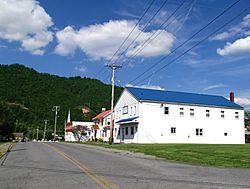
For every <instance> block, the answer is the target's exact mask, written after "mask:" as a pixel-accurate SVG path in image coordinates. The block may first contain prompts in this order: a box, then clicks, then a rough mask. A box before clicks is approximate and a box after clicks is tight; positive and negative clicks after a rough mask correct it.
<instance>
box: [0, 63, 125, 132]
mask: <svg viewBox="0 0 250 189" xmlns="http://www.w3.org/2000/svg"><path fill="white" fill-rule="evenodd" d="M121 91H122V88H121V87H116V88H115V93H116V99H117V98H118V97H119V95H120V93H121ZM110 100H111V85H107V84H104V83H102V82H101V81H99V80H96V79H90V78H81V77H70V78H66V77H59V76H55V75H50V74H44V73H38V72H37V71H35V70H34V69H30V68H27V67H25V66H23V65H19V64H13V65H0V101H1V104H0V108H3V109H4V108H5V109H8V116H10V114H11V115H12V116H11V117H12V118H11V120H12V123H13V119H15V125H14V130H15V131H16V132H18V131H24V132H25V133H26V134H27V135H28V134H29V135H32V134H31V133H33V134H34V129H36V128H37V127H40V128H41V129H42V128H43V123H44V122H43V121H44V120H45V119H48V120H49V129H51V130H52V128H53V127H54V112H52V107H53V106H55V105H58V106H60V111H59V117H58V128H59V133H61V134H62V133H63V128H64V122H65V120H66V118H67V112H68V110H69V109H70V110H71V118H72V119H73V120H79V121H83V120H85V121H90V120H91V118H92V117H94V116H95V115H96V114H97V113H99V112H100V111H101V108H107V109H108V108H110ZM84 105H86V106H88V107H89V108H90V109H91V112H90V114H89V115H88V116H87V117H83V115H82V113H81V108H82V107H83V106H84ZM0 119H1V116H0ZM0 124H1V120H0ZM0 135H1V133H0Z"/></svg>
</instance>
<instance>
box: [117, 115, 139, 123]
mask: <svg viewBox="0 0 250 189" xmlns="http://www.w3.org/2000/svg"><path fill="white" fill-rule="evenodd" d="M138 117H139V116H136V117H129V118H126V119H121V120H119V121H117V122H115V123H125V122H130V121H131V122H132V121H134V120H135V119H137V118H138Z"/></svg>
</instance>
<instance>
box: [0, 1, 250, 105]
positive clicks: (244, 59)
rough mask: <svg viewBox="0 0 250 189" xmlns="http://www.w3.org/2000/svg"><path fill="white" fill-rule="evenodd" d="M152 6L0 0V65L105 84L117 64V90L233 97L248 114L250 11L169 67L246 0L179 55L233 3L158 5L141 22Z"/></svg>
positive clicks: (249, 4) (248, 4)
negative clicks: (131, 88)
mask: <svg viewBox="0 0 250 189" xmlns="http://www.w3.org/2000/svg"><path fill="white" fill-rule="evenodd" d="M151 2H152V0H84V1H82V0H74V1H69V0H39V1H35V0H0V63H1V64H13V63H20V64H23V65H25V66H28V67H31V68H34V69H35V70H37V71H39V72H45V73H50V74H56V75H59V76H66V77H70V76H81V77H91V78H96V79H99V80H101V81H103V82H105V83H110V75H111V73H110V70H109V69H108V68H105V65H106V64H109V63H116V64H120V65H122V66H123V67H122V69H119V70H117V77H116V84H117V85H121V86H125V85H130V86H131V85H132V86H142V87H147V88H158V89H166V90H171V91H185V92H195V93H205V94H215V95H223V96H225V97H228V94H229V92H230V91H234V92H235V96H236V98H237V99H236V100H237V102H238V103H239V104H241V105H243V106H244V107H246V108H247V109H250V82H249V73H250V62H249V59H250V9H248V10H246V11H245V12H243V13H242V14H241V15H239V16H238V17H237V18H235V19H234V20H233V21H232V22H230V23H229V24H228V25H226V26H225V27H224V28H222V29H221V30H220V31H218V32H217V33H215V34H214V35H211V36H210V37H209V38H208V39H206V40H204V42H203V43H201V44H200V45H198V46H197V47H195V48H193V49H192V50H190V51H188V52H187V53H186V54H185V55H184V56H182V57H181V58H179V59H177V60H176V61H174V62H173V63H171V64H169V63H170V62H171V61H172V60H174V59H175V58H178V56H180V54H182V53H183V52H185V51H186V50H188V49H189V48H191V47H192V46H194V45H195V44H196V43H198V42H199V41H201V40H202V39H204V38H205V37H206V36H208V35H209V34H210V33H212V32H214V31H215V30H217V29H218V28H220V27H221V26H222V25H223V24H225V23H226V22H229V21H230V20H232V19H233V18H234V17H235V16H236V15H238V14H239V13H240V12H242V11H243V10H244V9H246V8H247V7H250V1H245V0H241V1H239V2H238V3H236V4H235V5H234V6H233V7H232V8H230V9H229V10H228V11H227V12H226V13H225V14H223V15H222V16H221V17H219V18H218V19H216V20H215V21H214V22H213V23H212V24H211V25H209V26H208V27H207V28H205V29H204V30H203V31H202V32H200V33H198V34H197V35H195V37H193V38H192V39H191V40H190V41H189V42H187V43H186V44H185V45H183V46H182V47H180V48H178V49H177V50H176V51H175V49H176V48H177V47H178V46H180V45H181V44H182V43H183V42H184V41H185V40H187V39H188V38H190V36H192V35H193V34H194V33H196V32H197V31H198V30H199V29H201V28H202V27H203V26H205V25H206V24H208V23H209V22H210V21H211V20H212V19H214V18H215V17H216V16H217V15H219V14H220V13H221V12H222V11H224V10H225V9H226V8H227V7H229V6H230V5H232V4H233V3H234V2H236V0H234V1H232V0H219V1H217V0H167V1H165V0H155V1H153V3H152V6H151V7H150V8H149V10H148V12H147V13H146V14H145V16H144V17H143V18H142V19H141V20H140V22H139V23H138V20H139V19H140V17H141V16H142V15H143V13H144V12H145V10H146V9H147V8H148V7H149V5H150V4H151ZM156 12H158V13H157V14H156ZM153 15H155V16H154V17H153ZM149 20H151V21H150V22H149ZM137 23H138V24H137ZM133 28H134V30H133V32H132V33H131V35H130V36H129V38H128V40H127V41H126V42H125V43H124V45H123V46H122V47H121V49H120V50H119V51H118V53H116V54H115V55H114V53H115V52H116V50H117V49H118V47H119V46H120V45H121V44H122V42H123V41H124V39H125V38H126V37H127V36H128V34H129V33H130V32H131V31H132V29H133ZM137 36H138V37H137ZM136 37H137V38H136ZM147 41H148V42H147ZM173 51H174V52H173ZM171 52H173V53H171ZM113 55H114V56H113ZM112 56H113V58H112V59H111V57H112ZM164 57H166V58H165V59H164V60H163V61H161V62H160V63H159V64H157V65H156V66H155V67H152V66H153V65H154V64H155V63H156V62H158V61H159V60H161V59H162V58H164ZM110 60H111V61H110ZM167 64H169V65H168V66H166V67H165V68H164V69H163V67H164V65H167ZM150 67H152V68H150ZM147 70H148V71H147ZM145 71H147V72H146V73H145V74H144V75H142V77H140V78H138V79H137V80H134V79H135V78H137V77H138V76H139V75H140V74H142V73H143V72H145Z"/></svg>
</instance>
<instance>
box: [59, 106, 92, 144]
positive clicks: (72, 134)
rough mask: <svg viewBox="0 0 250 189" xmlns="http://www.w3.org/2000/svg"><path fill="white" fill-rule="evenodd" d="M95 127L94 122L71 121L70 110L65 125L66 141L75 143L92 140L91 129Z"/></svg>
mask: <svg viewBox="0 0 250 189" xmlns="http://www.w3.org/2000/svg"><path fill="white" fill-rule="evenodd" d="M93 125H94V123H93V122H83V121H71V118H70V110H69V112H68V118H67V122H66V124H65V135H64V137H65V141H67V142H75V141H87V140H90V136H91V128H92V126H93Z"/></svg>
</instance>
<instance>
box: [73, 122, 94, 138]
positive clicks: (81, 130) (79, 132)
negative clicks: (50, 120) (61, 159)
mask: <svg viewBox="0 0 250 189" xmlns="http://www.w3.org/2000/svg"><path fill="white" fill-rule="evenodd" d="M72 130H73V131H72V132H73V134H74V136H75V138H76V140H77V141H82V140H87V139H88V137H86V136H87V135H88V132H90V130H89V129H88V127H87V126H83V125H77V126H76V127H73V128H72Z"/></svg>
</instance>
